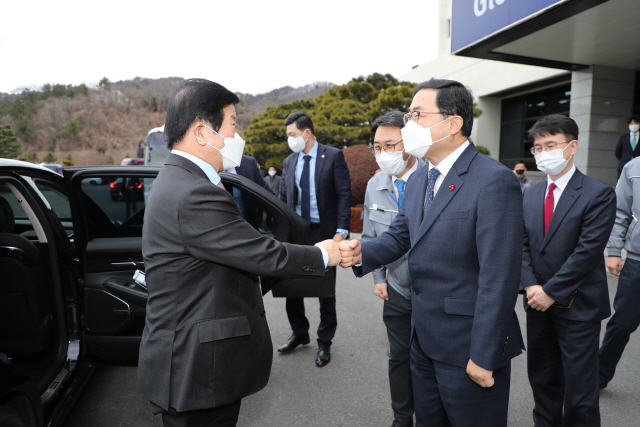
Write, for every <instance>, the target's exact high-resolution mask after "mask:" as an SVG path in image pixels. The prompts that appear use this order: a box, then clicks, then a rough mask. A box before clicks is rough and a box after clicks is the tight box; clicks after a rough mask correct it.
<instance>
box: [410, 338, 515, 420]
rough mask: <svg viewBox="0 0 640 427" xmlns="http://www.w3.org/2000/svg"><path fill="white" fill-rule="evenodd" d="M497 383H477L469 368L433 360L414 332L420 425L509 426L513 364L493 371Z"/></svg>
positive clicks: (413, 371) (413, 358)
mask: <svg viewBox="0 0 640 427" xmlns="http://www.w3.org/2000/svg"><path fill="white" fill-rule="evenodd" d="M493 378H494V379H495V384H494V386H493V387H489V388H483V387H480V386H479V385H478V384H476V383H474V382H473V381H472V380H471V378H469V375H468V374H467V368H466V367H464V368H462V367H460V366H454V365H449V364H448V363H444V362H439V361H437V360H434V359H431V358H430V357H429V356H427V355H426V354H424V352H423V351H422V349H421V348H420V343H419V342H418V337H417V336H416V335H415V334H414V336H413V341H412V343H411V380H412V384H413V400H414V404H415V409H416V427H427V426H428V427H449V426H451V427H464V426H474V427H503V426H504V427H506V425H507V417H508V411H509V389H510V386H511V363H509V364H508V365H507V366H505V367H503V368H500V369H497V370H495V371H494V372H493Z"/></svg>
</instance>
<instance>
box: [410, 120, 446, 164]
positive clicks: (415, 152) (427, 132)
mask: <svg viewBox="0 0 640 427" xmlns="http://www.w3.org/2000/svg"><path fill="white" fill-rule="evenodd" d="M451 117H453V116H451ZM451 117H447V118H446V119H444V120H443V121H441V122H439V123H436V124H435V125H433V126H431V127H426V128H425V127H422V126H420V125H419V124H417V123H416V122H414V121H413V120H409V121H408V122H407V124H406V125H404V127H403V128H402V129H400V132H401V133H402V140H403V141H404V151H406V152H407V153H409V154H410V155H412V156H414V157H417V158H419V159H422V158H424V156H425V154H427V151H429V147H431V146H432V145H433V144H434V143H436V142H440V141H442V140H443V139H446V138H449V137H450V136H451V135H447V136H445V137H444V138H440V139H439V140H437V141H432V140H431V128H434V127H436V126H438V125H439V124H440V123H444V122H446V121H447V120H449V119H450V118H451Z"/></svg>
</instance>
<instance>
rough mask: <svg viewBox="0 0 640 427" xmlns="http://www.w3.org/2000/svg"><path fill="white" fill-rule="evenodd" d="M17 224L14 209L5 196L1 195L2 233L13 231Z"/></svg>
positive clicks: (0, 217)
mask: <svg viewBox="0 0 640 427" xmlns="http://www.w3.org/2000/svg"><path fill="white" fill-rule="evenodd" d="M15 224H16V220H15V217H14V216H13V209H11V205H10V204H9V202H8V201H7V199H5V198H4V197H2V196H0V233H2V232H3V233H11V232H12V231H13V227H14V225H15Z"/></svg>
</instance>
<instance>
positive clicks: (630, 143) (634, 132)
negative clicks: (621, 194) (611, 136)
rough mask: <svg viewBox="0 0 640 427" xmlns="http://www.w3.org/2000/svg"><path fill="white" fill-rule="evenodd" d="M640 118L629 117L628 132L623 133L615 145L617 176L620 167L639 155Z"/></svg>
mask: <svg viewBox="0 0 640 427" xmlns="http://www.w3.org/2000/svg"><path fill="white" fill-rule="evenodd" d="M639 129H640V118H638V117H631V118H630V119H629V133H627V134H624V135H622V136H621V137H620V139H619V140H618V145H616V157H617V158H618V160H619V162H618V178H620V174H621V173H622V168H623V167H624V165H626V164H627V163H628V162H629V160H631V159H633V158H635V157H638V156H640V133H639V132H638V130H639Z"/></svg>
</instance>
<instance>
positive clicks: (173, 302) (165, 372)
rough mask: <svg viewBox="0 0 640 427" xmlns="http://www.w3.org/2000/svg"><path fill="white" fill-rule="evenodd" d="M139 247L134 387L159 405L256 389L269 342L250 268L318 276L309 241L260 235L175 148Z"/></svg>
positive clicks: (211, 403) (263, 377) (267, 365)
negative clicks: (143, 307)
mask: <svg viewBox="0 0 640 427" xmlns="http://www.w3.org/2000/svg"><path fill="white" fill-rule="evenodd" d="M142 254H143V258H144V262H145V269H146V283H147V287H148V292H149V300H148V303H147V318H146V324H145V328H144V332H143V334H142V342H141V345H140V359H139V365H138V390H139V391H140V392H141V393H143V394H144V395H145V396H146V397H148V398H149V400H151V401H152V402H153V403H155V404H156V405H157V406H159V407H161V408H162V409H165V410H167V409H168V408H169V407H172V408H175V409H176V410H177V411H190V410H196V409H204V408H211V407H215V406H220V405H224V404H226V403H230V402H233V401H235V400H238V399H240V398H242V397H244V396H247V395H249V394H252V393H255V392H257V391H259V390H260V389H262V388H263V387H264V386H265V385H266V384H267V381H268V379H269V372H270V369H271V359H272V354H273V349H272V345H271V337H270V335H269V327H268V325H267V320H266V317H265V310H264V305H263V303H262V293H261V291H260V286H259V279H258V277H257V276H259V275H264V276H274V277H286V276H322V275H324V262H323V259H322V254H321V252H320V251H319V250H318V249H317V248H314V247H309V246H296V245H290V244H287V243H280V242H278V241H276V240H274V239H271V238H269V237H266V236H263V235H261V234H260V233H258V232H257V231H256V230H254V229H253V227H251V226H250V225H249V224H248V223H247V222H246V221H244V220H243V219H242V218H241V217H240V213H239V211H238V208H237V206H236V204H235V202H234V200H233V197H232V196H231V195H230V194H229V193H228V192H227V191H225V190H223V189H221V188H220V187H218V186H216V185H214V184H212V183H211V181H209V179H208V178H207V176H206V175H205V173H204V172H203V171H202V169H200V167H198V166H197V165H196V164H194V163H193V162H191V161H190V160H187V159H185V158H183V157H180V156H178V155H175V154H170V155H169V157H168V158H167V161H166V163H165V165H164V167H163V168H162V169H161V170H160V172H159V173H158V177H157V178H156V180H155V181H154V183H153V187H152V189H151V191H150V193H149V198H148V202H147V206H146V210H145V217H144V225H143V237H142Z"/></svg>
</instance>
